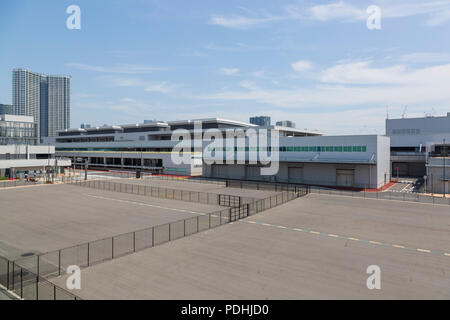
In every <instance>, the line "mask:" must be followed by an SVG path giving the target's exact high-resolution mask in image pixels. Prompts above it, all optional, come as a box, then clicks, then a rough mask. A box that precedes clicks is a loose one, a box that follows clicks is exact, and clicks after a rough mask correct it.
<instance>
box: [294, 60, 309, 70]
mask: <svg viewBox="0 0 450 320" xmlns="http://www.w3.org/2000/svg"><path fill="white" fill-rule="evenodd" d="M311 66H312V64H311V62H309V61H306V60H300V61H297V62H295V63H293V64H292V65H291V67H292V69H294V70H295V71H298V72H301V71H306V70H308V69H311Z"/></svg>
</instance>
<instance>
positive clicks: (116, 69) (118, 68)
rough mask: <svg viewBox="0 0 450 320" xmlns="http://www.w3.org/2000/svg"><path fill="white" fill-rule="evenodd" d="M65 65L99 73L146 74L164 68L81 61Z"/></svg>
mask: <svg viewBox="0 0 450 320" xmlns="http://www.w3.org/2000/svg"><path fill="white" fill-rule="evenodd" d="M66 66H67V67H71V68H75V69H79V70H85V71H94V72H101V73H120V74H147V73H152V72H154V71H160V70H164V68H160V67H153V66H143V65H135V64H116V65H114V66H112V67H102V66H93V65H88V64H83V63H67V64H66Z"/></svg>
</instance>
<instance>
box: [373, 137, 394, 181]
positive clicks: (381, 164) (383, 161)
mask: <svg viewBox="0 0 450 320" xmlns="http://www.w3.org/2000/svg"><path fill="white" fill-rule="evenodd" d="M390 140H391V139H390V138H389V137H386V136H378V137H377V155H376V157H377V166H376V174H377V178H376V179H377V188H379V187H382V186H383V185H385V184H386V183H388V182H389V181H390V176H391V159H390V155H391V141H390Z"/></svg>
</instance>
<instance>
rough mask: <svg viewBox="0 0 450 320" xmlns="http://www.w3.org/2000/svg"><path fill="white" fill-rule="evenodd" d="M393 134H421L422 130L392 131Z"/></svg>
mask: <svg viewBox="0 0 450 320" xmlns="http://www.w3.org/2000/svg"><path fill="white" fill-rule="evenodd" d="M392 134H420V129H392Z"/></svg>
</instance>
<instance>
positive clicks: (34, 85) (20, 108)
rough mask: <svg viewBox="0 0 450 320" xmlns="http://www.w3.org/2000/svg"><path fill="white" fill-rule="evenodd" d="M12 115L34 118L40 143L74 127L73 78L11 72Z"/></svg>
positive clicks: (17, 70)
mask: <svg viewBox="0 0 450 320" xmlns="http://www.w3.org/2000/svg"><path fill="white" fill-rule="evenodd" d="M12 88H13V97H12V100H13V112H14V114H16V115H26V116H32V117H33V118H34V123H35V130H36V137H37V139H38V142H39V141H41V138H43V137H53V136H55V135H56V131H57V130H64V129H67V128H70V127H71V115H72V78H71V76H66V75H62V76H59V75H46V74H42V73H38V72H33V71H30V70H27V69H22V68H17V69H13V71H12Z"/></svg>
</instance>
